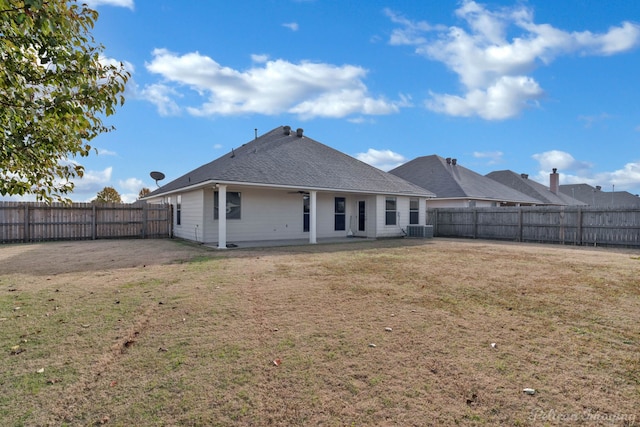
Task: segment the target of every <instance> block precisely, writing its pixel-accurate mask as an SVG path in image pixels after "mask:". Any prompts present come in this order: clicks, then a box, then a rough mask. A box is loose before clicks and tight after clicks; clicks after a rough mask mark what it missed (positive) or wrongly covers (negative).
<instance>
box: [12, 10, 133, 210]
mask: <svg viewBox="0 0 640 427" xmlns="http://www.w3.org/2000/svg"><path fill="white" fill-rule="evenodd" d="M97 18H98V13H97V12H96V11H95V10H92V9H90V8H89V7H88V6H86V5H85V4H82V5H79V4H78V3H77V2H75V1H67V0H47V1H44V0H20V1H18V0H0V62H2V64H3V66H2V67H0V127H1V128H2V131H0V194H2V195H24V194H35V195H36V197H37V199H38V200H46V201H53V200H58V201H66V200H67V199H65V197H64V196H65V195H67V194H69V193H70V192H71V191H72V190H73V183H72V179H73V178H75V177H80V176H82V173H83V171H84V169H83V168H82V166H80V165H78V164H77V163H76V162H73V161H70V160H69V159H71V158H73V157H76V156H80V157H85V156H88V155H89V154H90V152H91V145H90V144H89V141H91V140H92V139H93V138H95V137H96V136H98V135H99V134H101V133H104V132H110V131H112V130H113V127H111V126H106V125H105V124H103V122H102V117H108V116H110V115H111V114H114V113H115V111H116V107H117V106H118V105H122V103H123V102H124V97H123V95H122V93H123V92H124V89H125V85H126V82H127V80H128V78H129V73H128V72H126V70H125V69H124V66H123V64H122V63H120V64H116V65H114V64H111V63H104V62H103V61H102V60H101V54H102V52H103V51H104V46H102V45H101V44H98V43H96V42H95V40H94V38H93V36H92V35H91V33H90V32H89V31H90V30H91V29H92V28H93V25H94V23H95V20H96V19H97Z"/></svg>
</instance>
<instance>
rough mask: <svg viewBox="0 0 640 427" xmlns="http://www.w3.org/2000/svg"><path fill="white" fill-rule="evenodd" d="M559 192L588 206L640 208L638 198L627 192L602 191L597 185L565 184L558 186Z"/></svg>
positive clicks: (639, 198) (639, 199)
mask: <svg viewBox="0 0 640 427" xmlns="http://www.w3.org/2000/svg"><path fill="white" fill-rule="evenodd" d="M560 192H561V193H563V194H566V195H570V196H571V197H573V198H576V199H578V200H581V201H582V202H584V203H586V204H587V205H589V206H594V207H608V208H637V207H640V197H638V196H637V195H633V194H631V193H629V192H628V191H602V187H600V186H599V185H597V186H595V187H592V186H590V185H588V184H567V185H561V186H560Z"/></svg>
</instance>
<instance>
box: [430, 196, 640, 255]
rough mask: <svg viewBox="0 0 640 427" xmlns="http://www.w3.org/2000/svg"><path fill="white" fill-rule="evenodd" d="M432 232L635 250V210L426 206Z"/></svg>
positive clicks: (639, 224) (639, 216)
mask: <svg viewBox="0 0 640 427" xmlns="http://www.w3.org/2000/svg"><path fill="white" fill-rule="evenodd" d="M427 224H430V225H433V229H434V230H433V233H434V236H438V237H468V238H473V239H497V240H511V241H516V242H539V243H559V244H571V245H594V246H595V245H603V246H625V247H635V248H640V208H627V209H625V208H598V207H585V206H581V207H574V206H571V207H569V206H553V207H548V206H544V207H542V206H526V207H496V208H438V209H427Z"/></svg>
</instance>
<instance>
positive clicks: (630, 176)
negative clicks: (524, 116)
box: [532, 150, 640, 191]
mask: <svg viewBox="0 0 640 427" xmlns="http://www.w3.org/2000/svg"><path fill="white" fill-rule="evenodd" d="M532 157H533V159H535V160H537V161H538V163H539V165H540V170H539V172H538V175H537V176H536V178H534V179H536V180H537V181H539V182H541V183H543V184H545V185H548V183H549V173H551V171H552V170H553V168H557V169H558V172H559V173H560V184H589V185H592V186H596V185H600V186H602V187H603V188H613V186H615V189H616V191H625V190H633V189H638V188H640V160H639V161H636V162H629V163H626V164H625V165H623V166H622V168H620V169H617V170H614V171H605V172H595V171H594V170H593V167H594V166H593V164H591V163H589V162H585V161H579V160H576V159H575V158H574V157H573V156H572V155H571V154H569V153H567V152H564V151H559V150H552V151H546V152H544V153H540V154H534V155H533V156H532ZM633 191H635V190H633Z"/></svg>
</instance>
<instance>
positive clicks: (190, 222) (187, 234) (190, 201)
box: [171, 190, 213, 242]
mask: <svg viewBox="0 0 640 427" xmlns="http://www.w3.org/2000/svg"><path fill="white" fill-rule="evenodd" d="M180 196H182V203H181V205H182V209H181V213H180V225H178V224H177V220H178V212H177V207H176V205H177V201H178V194H172V195H171V204H172V205H173V235H174V236H176V237H180V238H182V239H187V240H195V241H198V242H202V241H203V240H202V239H203V234H204V231H203V219H202V210H203V202H204V192H203V190H196V191H190V192H188V193H182V194H180ZM212 211H213V209H212Z"/></svg>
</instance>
